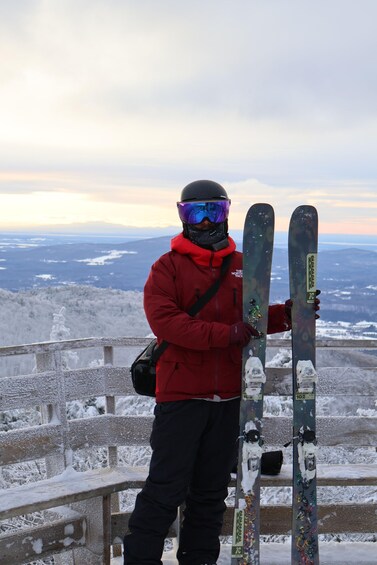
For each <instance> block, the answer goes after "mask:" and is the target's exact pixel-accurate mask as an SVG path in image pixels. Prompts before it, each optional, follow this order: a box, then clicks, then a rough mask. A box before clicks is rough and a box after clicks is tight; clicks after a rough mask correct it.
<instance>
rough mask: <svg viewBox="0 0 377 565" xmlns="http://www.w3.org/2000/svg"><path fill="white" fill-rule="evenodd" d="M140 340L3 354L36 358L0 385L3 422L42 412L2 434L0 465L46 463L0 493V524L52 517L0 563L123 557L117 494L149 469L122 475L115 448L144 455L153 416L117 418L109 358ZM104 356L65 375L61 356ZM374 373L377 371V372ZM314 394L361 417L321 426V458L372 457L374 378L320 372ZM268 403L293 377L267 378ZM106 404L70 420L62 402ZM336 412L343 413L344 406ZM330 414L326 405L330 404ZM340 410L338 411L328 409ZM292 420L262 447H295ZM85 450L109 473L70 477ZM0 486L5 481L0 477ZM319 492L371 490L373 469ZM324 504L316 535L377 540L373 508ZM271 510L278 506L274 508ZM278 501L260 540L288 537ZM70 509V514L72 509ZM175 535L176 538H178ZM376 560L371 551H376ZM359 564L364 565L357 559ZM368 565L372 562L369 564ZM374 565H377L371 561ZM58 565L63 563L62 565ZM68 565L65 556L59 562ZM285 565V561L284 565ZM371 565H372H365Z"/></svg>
mask: <svg viewBox="0 0 377 565" xmlns="http://www.w3.org/2000/svg"><path fill="white" fill-rule="evenodd" d="M148 342H149V340H148V339H143V338H114V339H109V338H103V339H99V338H90V339H82V340H69V341H60V342H47V343H38V344H29V345H20V346H14V347H2V348H0V357H11V356H18V355H26V354H28V355H34V356H35V366H36V372H33V373H32V374H29V375H16V376H5V377H0V412H4V411H10V410H14V409H27V408H31V407H36V406H38V407H40V411H41V414H42V420H41V423H40V424H39V425H34V426H32V427H24V428H20V429H14V430H10V431H7V432H1V433H0V465H1V466H2V469H9V468H10V467H9V466H11V465H13V464H20V463H23V462H26V461H30V460H37V459H38V460H40V459H42V460H43V461H44V462H45V466H46V474H47V477H46V478H44V479H43V480H40V481H38V482H33V483H27V484H25V485H21V486H13V485H9V484H8V485H5V484H4V487H5V488H3V490H2V491H1V492H0V520H2V521H3V522H0V527H1V524H4V520H5V521H9V520H10V519H11V518H13V517H15V516H20V515H22V514H27V513H30V512H33V511H34V512H35V511H41V510H48V512H49V514H48V522H47V523H44V524H43V525H39V526H36V527H34V528H33V529H26V530H25V529H22V530H14V531H12V532H9V531H8V532H7V533H5V534H2V535H0V563H1V564H4V565H6V564H12V565H15V564H17V563H26V562H27V561H31V560H33V559H36V558H42V557H44V556H46V555H48V554H50V553H54V554H55V561H56V563H59V554H61V553H62V552H67V551H71V552H72V555H73V554H74V560H73V561H72V562H74V563H75V564H81V563H82V564H83V563H85V564H87V563H93V564H95V565H96V564H98V565H99V564H101V565H102V564H106V563H110V547H111V546H113V547H114V548H115V554H117V553H118V554H119V542H120V540H121V538H122V536H123V534H124V531H125V529H126V526H127V521H128V513H127V512H122V511H121V510H120V508H119V502H118V499H117V496H116V495H115V496H114V494H113V493H116V492H119V491H122V490H126V489H134V488H138V487H140V486H141V484H142V483H143V481H144V480H145V477H146V469H145V468H135V467H126V466H124V465H120V464H119V462H118V448H119V447H121V446H130V445H134V446H140V445H147V444H148V442H149V434H150V427H151V422H152V418H151V414H149V415H147V416H130V415H125V414H118V413H117V412H116V397H124V396H128V395H132V394H134V393H133V389H132V385H131V380H130V377H129V368H128V367H125V366H124V367H119V366H115V365H114V362H113V361H114V348H130V347H133V348H135V347H138V348H141V347H143V346H144V345H145V344H146V343H148ZM317 344H318V346H319V347H320V348H333V349H338V350H340V351H344V350H345V349H346V348H354V349H360V350H375V349H377V341H376V340H324V341H323V340H319V341H318V342H317ZM268 345H269V347H271V348H272V347H274V348H279V349H281V348H284V347H287V348H289V347H290V342H289V341H286V340H276V339H270V340H269V341H268ZM87 348H101V349H102V351H103V365H102V366H98V367H94V368H93V367H88V368H81V369H74V370H72V369H67V368H66V367H65V363H64V353H65V352H68V351H72V350H78V349H80V350H83V349H87ZM376 365H377V362H376ZM318 372H319V381H318V394H319V395H320V396H324V397H330V398H333V399H335V398H337V399H338V400H341V403H342V402H343V404H347V403H350V402H351V403H354V404H358V405H359V406H360V407H362V408H363V409H364V412H363V413H362V417H360V415H359V416H356V415H352V416H345V415H340V414H334V413H331V410H330V409H329V410H328V412H329V414H328V415H326V414H324V415H321V416H320V417H319V418H318V439H319V444H320V447H321V449H322V448H324V449H325V448H326V446H328V447H329V448H330V449H334V450H335V448H338V447H349V448H351V449H356V448H357V449H360V448H364V449H365V450H371V449H375V446H376V445H377V418H376V417H375V414H371V413H372V412H373V410H369V411H368V409H367V408H365V406H373V402H377V387H376V383H377V368H376V367H365V368H360V367H359V368H357V369H355V368H347V367H340V368H339V367H335V368H334V367H331V368H319V369H318ZM267 377H268V379H267V383H266V389H265V393H266V396H283V397H285V396H287V397H289V395H290V394H291V370H290V369H287V368H269V369H268V371H267ZM93 396H97V397H101V396H103V397H105V413H104V414H102V415H99V416H94V417H90V418H81V419H75V420H68V419H67V415H66V405H67V402H69V401H71V400H77V399H85V398H89V397H93ZM341 403H340V404H341ZM330 404H331V403H330ZM338 405H339V402H336V401H334V407H336V406H338ZM291 428H292V422H291V418H290V417H289V416H285V415H284V411H283V413H282V415H280V414H279V415H278V416H275V415H270V416H268V417H266V419H265V424H264V436H265V443H266V446H268V447H270V446H271V447H272V446H277V447H281V446H282V445H283V444H284V443H286V442H287V441H289V439H290V437H291V433H292V432H291ZM88 447H105V448H106V449H107V466H106V467H101V468H99V469H92V470H89V471H85V472H80V473H79V472H76V471H74V469H73V466H72V460H73V453H74V452H77V450H80V449H86V448H88ZM0 479H1V475H0ZM291 481H292V476H291V468H290V465H289V464H286V465H284V466H283V469H282V472H281V474H280V475H279V476H277V477H263V486H267V487H281V486H289V485H291ZM318 482H319V485H320V486H321V487H322V486H323V487H326V488H331V487H334V486H335V487H341V486H344V487H350V486H367V487H373V485H374V486H376V485H377V465H376V464H375V463H373V464H354V463H352V464H347V465H346V464H341V465H336V464H335V465H333V464H331V465H330V464H326V465H325V464H319V466H318ZM326 498H327V496H326V494H325V495H322V497H321V503H320V507H319V517H320V523H319V529H320V532H321V533H330V534H339V535H341V534H344V533H347V534H348V533H358V534H370V535H373V534H374V533H375V532H376V531H377V503H376V502H375V500H373V501H370V500H369V501H364V502H363V501H362V500H356V501H355V500H352V502H351V501H349V500H348V501H347V500H345V501H343V502H331V498H330V497H329V500H326ZM276 500H277V499H276ZM276 500H274V504H272V505H268V504H266V505H264V506H263V507H262V530H263V533H265V534H287V533H288V532H289V530H290V506H289V504H287V503H286V501H283V502H277V501H276ZM68 505H69V508H68ZM231 522H232V509H231V508H230V509H229V512H228V513H227V514H226V520H225V524H224V535H229V534H230V532H231ZM175 534H176V532H174V531H173V532H172V535H175ZM375 552H376V553H375V554H374V555H377V548H376V549H375ZM358 562H359V563H362V562H363V561H362V560H360V559H358ZM371 562H373V561H371ZM376 562H377V561H376ZM62 563H63V561H62ZM64 563H67V561H66V555H65V557H64ZM282 563H283V561H282ZM368 563H369V562H368Z"/></svg>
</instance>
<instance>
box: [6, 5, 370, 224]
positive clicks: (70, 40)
mask: <svg viewBox="0 0 377 565" xmlns="http://www.w3.org/2000/svg"><path fill="white" fill-rule="evenodd" d="M376 16H377V4H376V2H375V0H361V1H360V2H358V3H355V2H354V0H331V2H329V1H328V0H317V2H313V1H312V0H284V2H281V1H280V0H269V1H268V2H266V1H263V0H253V2H250V0H236V1H235V2H233V3H231V2H227V1H226V0H220V1H219V0H217V1H216V2H215V0H208V1H206V2H202V1H199V0H191V1H190V2H176V1H174V0H160V1H159V2H158V4H156V2H155V1H154V0H153V1H152V0H143V2H134V1H131V0H124V1H120V0H108V1H107V2H105V1H103V0H92V1H89V0H76V1H73V0H66V1H65V2H60V3H58V2H50V1H48V0H32V1H23V0H20V2H17V3H5V2H3V3H1V5H0V50H1V53H2V57H1V61H0V87H1V88H0V123H1V128H0V166H1V168H2V169H3V171H5V172H4V173H3V174H2V175H0V195H1V194H9V195H17V194H20V195H25V194H30V193H35V192H38V193H39V194H41V193H45V194H46V195H47V194H50V193H51V191H53V192H57V193H64V194H68V195H70V194H72V195H74V194H79V195H81V196H80V197H82V199H86V201H90V202H91V203H93V202H106V201H109V200H110V201H112V202H114V203H115V202H119V203H123V204H126V203H130V204H132V205H135V206H139V207H140V209H142V207H143V204H144V202H145V201H147V202H153V200H157V201H158V203H159V205H161V207H163V206H166V207H168V206H170V204H171V202H174V201H175V199H176V198H177V195H178V194H179V191H180V189H181V188H182V187H183V186H184V185H185V184H186V183H187V182H189V181H190V180H193V179H195V178H214V179H215V180H218V181H220V182H223V183H224V184H226V185H229V186H230V187H231V188H234V189H235V191H236V192H235V194H236V196H235V197H233V203H234V211H235V212H236V210H235V205H236V203H237V201H238V202H239V203H242V205H246V204H247V202H248V200H247V199H248V193H247V190H248V189H250V190H251V191H252V192H251V193H252V194H253V195H255V197H258V198H263V197H264V199H266V198H271V201H273V202H274V203H276V205H277V206H278V205H279V206H280V207H281V209H282V211H283V212H284V216H288V215H289V210H288V207H289V206H290V205H295V203H296V202H298V201H299V199H300V198H303V199H305V200H311V201H313V202H318V203H319V205H321V206H323V209H324V213H325V214H326V213H327V212H326V209H331V210H332V211H334V210H336V211H337V212H338V213H339V210H340V209H342V210H343V211H344V210H345V209H346V208H347V207H348V204H347V202H355V198H354V195H355V190H356V194H357V197H359V196H360V191H359V188H360V186H362V187H363V188H362V191H363V192H365V194H368V192H369V193H370V191H373V190H375V188H376V174H377V170H376V169H377V162H376V159H375V155H376V151H377V147H376V145H377V135H376V134H377V114H376V104H375V100H376V97H377V73H376V72H375V70H374V66H375V65H374V54H375V53H376V51H377V34H376V33H375V29H374V28H375V21H376ZM12 175H13V176H12ZM250 179H253V180H250ZM242 183H244V184H242ZM360 183H361V184H360ZM351 185H352V186H351ZM242 186H244V188H242ZM368 187H369V189H368ZM316 190H317V191H318V190H320V191H321V190H323V191H325V193H324V195H322V196H321V194H320V193H319V192H315V191H316ZM342 190H343V191H344V197H342V194H341V193H342ZM156 195H157V196H156ZM40 201H41V199H40V196H38V202H40ZM64 201H65V202H66V201H67V200H64ZM371 202H373V199H372V198H369V196H365V198H362V197H361V196H360V203H359V205H358V209H359V211H360V214H361V209H362V208H364V210H366V211H367V210H368V208H370V210H373V206H372V205H371V206H369V204H368V203H371ZM356 204H357V202H356V203H355V206H351V208H356ZM240 205H241V204H240ZM240 214H241V212H240ZM169 217H170V216H169Z"/></svg>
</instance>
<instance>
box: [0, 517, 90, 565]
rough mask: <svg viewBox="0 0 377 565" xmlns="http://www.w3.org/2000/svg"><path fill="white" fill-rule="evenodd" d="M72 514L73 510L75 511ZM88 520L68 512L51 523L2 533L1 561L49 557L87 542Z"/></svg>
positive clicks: (10, 562)
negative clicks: (10, 532) (67, 514)
mask: <svg viewBox="0 0 377 565" xmlns="http://www.w3.org/2000/svg"><path fill="white" fill-rule="evenodd" d="M72 514H74V513H73V512H72ZM86 529H87V528H86V520H85V518H84V517H83V516H80V515H79V514H77V516H67V517H66V518H64V519H63V518H61V519H59V520H55V521H54V522H53V523H52V524H51V525H48V526H37V527H35V528H32V529H31V528H30V529H29V530H27V529H26V530H21V531H20V530H18V531H16V532H15V533H12V534H5V535H4V534H3V535H0V563H1V565H14V564H15V563H24V562H27V561H33V560H36V559H40V557H41V555H43V557H47V556H48V555H53V554H56V553H59V552H61V551H67V549H68V548H71V549H72V548H74V547H80V546H83V545H85V542H86Z"/></svg>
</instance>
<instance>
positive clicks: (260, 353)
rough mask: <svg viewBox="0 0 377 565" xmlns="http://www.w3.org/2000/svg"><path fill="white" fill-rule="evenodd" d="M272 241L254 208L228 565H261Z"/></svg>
mask: <svg viewBox="0 0 377 565" xmlns="http://www.w3.org/2000/svg"><path fill="white" fill-rule="evenodd" d="M273 239H274V211H273V208H272V207H271V206H270V205H269V204H254V205H253V206H252V207H251V208H250V209H249V211H248V213H247V216H246V219H245V227H244V235H243V319H244V321H245V322H248V323H250V324H251V325H252V326H254V327H255V328H256V329H257V330H258V331H259V333H260V337H259V338H257V339H252V340H251V341H250V342H249V344H248V345H247V346H246V347H244V349H243V354H242V393H241V406H240V437H239V453H238V470H237V487H236V495H235V511H234V527H233V543H232V565H236V564H237V565H238V564H239V565H241V564H242V565H244V564H247V563H251V564H252V565H259V530H260V524H259V505H260V469H261V457H262V450H263V449H262V445H263V433H262V426H263V424H262V416H263V385H264V382H265V380H266V377H265V374H264V365H265V356H266V334H267V322H268V304H269V291H270V276H271V262H272V250H273Z"/></svg>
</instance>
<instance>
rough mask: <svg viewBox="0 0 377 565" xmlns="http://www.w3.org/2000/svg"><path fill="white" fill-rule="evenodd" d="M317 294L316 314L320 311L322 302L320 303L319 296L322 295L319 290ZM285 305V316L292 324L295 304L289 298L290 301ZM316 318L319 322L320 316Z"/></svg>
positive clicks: (317, 315)
mask: <svg viewBox="0 0 377 565" xmlns="http://www.w3.org/2000/svg"><path fill="white" fill-rule="evenodd" d="M315 294H316V298H315V300H314V310H315V311H316V312H318V310H319V309H320V306H319V305H320V303H321V301H320V299H319V298H317V296H318V295H319V294H321V291H320V290H318V289H317V290H316V291H315ZM284 304H285V315H286V316H287V318H288V320H289V322H291V321H292V305H293V302H292V300H291V299H290V298H288V300H286V301H285V303H284ZM315 318H316V320H318V318H319V314H316V315H315Z"/></svg>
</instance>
